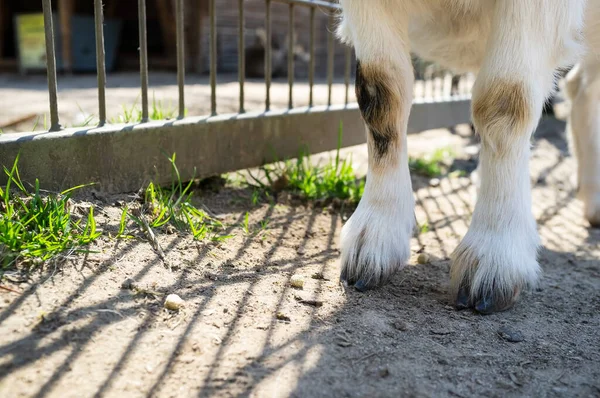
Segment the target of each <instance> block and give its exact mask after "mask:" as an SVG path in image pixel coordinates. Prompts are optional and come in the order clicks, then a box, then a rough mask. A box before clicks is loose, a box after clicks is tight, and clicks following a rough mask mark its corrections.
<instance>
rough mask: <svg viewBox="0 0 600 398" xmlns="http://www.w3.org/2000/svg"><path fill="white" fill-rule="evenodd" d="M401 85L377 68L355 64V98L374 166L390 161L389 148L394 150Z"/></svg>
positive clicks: (378, 66)
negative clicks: (364, 126) (363, 122)
mask: <svg viewBox="0 0 600 398" xmlns="http://www.w3.org/2000/svg"><path fill="white" fill-rule="evenodd" d="M401 88H402V85H401V84H398V83H396V82H394V81H393V80H392V79H391V78H390V77H389V75H388V73H386V70H385V68H384V67H383V66H381V65H362V64H361V63H360V61H359V62H357V64H356V98H357V100H358V105H359V107H360V111H361V113H362V116H363V119H364V120H365V123H366V124H367V128H368V130H369V140H368V142H369V146H370V148H371V149H372V153H373V160H374V161H375V163H374V165H378V164H379V165H381V164H382V163H383V160H384V159H389V160H392V159H393V157H391V156H389V152H390V148H397V145H399V144H400V142H401V140H400V139H399V137H398V134H399V133H398V125H397V123H398V117H399V115H400V111H401V108H400V107H401V104H402V98H403V94H404V93H403V92H402V89H401Z"/></svg>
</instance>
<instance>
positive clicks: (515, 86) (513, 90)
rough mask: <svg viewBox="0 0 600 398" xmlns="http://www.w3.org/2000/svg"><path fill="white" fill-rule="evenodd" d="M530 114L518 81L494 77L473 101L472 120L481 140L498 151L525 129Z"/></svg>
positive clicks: (503, 150) (501, 151) (523, 90)
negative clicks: (499, 79) (494, 79)
mask: <svg viewBox="0 0 600 398" xmlns="http://www.w3.org/2000/svg"><path fill="white" fill-rule="evenodd" d="M531 117H532V112H531V104H530V102H529V101H528V96H527V94H526V91H525V87H524V85H523V84H522V83H513V82H508V81H494V82H492V83H491V84H489V85H488V88H487V90H485V91H484V92H483V93H482V94H480V95H479V96H478V97H477V99H476V100H475V101H474V102H473V121H474V122H475V126H476V127H477V130H478V132H479V134H480V135H481V140H482V143H483V144H488V145H489V146H491V149H493V150H494V152H496V153H497V154H499V155H502V154H504V153H506V151H507V150H508V149H509V148H510V146H511V142H512V141H513V140H514V139H516V138H519V137H521V136H522V135H523V134H524V133H525V129H527V127H528V125H529V123H530V122H531Z"/></svg>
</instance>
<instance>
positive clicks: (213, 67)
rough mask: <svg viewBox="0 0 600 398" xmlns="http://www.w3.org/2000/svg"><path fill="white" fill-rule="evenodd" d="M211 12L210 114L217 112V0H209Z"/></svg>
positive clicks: (213, 114)
mask: <svg viewBox="0 0 600 398" xmlns="http://www.w3.org/2000/svg"><path fill="white" fill-rule="evenodd" d="M209 14H210V114H211V116H215V115H216V114H217V10H216V7H215V0H209Z"/></svg>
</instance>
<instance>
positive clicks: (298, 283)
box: [290, 274, 304, 289]
mask: <svg viewBox="0 0 600 398" xmlns="http://www.w3.org/2000/svg"><path fill="white" fill-rule="evenodd" d="M290 285H291V286H292V287H295V288H296V289H302V288H304V277H302V276H301V275H298V274H294V275H292V277H291V278H290Z"/></svg>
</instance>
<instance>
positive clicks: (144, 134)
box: [0, 0, 469, 192]
mask: <svg viewBox="0 0 600 398" xmlns="http://www.w3.org/2000/svg"><path fill="white" fill-rule="evenodd" d="M273 3H280V4H284V5H287V7H288V24H289V28H288V29H289V30H288V38H289V40H288V43H287V46H288V48H287V57H288V59H287V79H288V90H289V93H288V101H287V109H286V110H283V111H279V110H277V111H274V110H272V109H271V107H272V96H271V91H272V73H273V70H272V60H273V48H272V47H273V46H272V42H271V38H272V5H273ZM184 4H185V3H184V0H176V1H175V6H176V15H175V22H176V49H177V51H176V56H177V87H178V121H159V122H155V121H150V120H149V112H148V86H149V84H148V45H147V25H146V22H147V20H146V0H138V24H139V43H140V46H139V60H140V90H141V107H142V120H141V122H140V123H138V124H135V125H125V126H123V125H109V124H107V116H106V115H107V108H106V81H107V76H106V70H105V56H104V32H103V19H104V17H103V9H102V0H94V12H95V18H94V21H95V32H96V56H97V79H98V115H99V124H98V127H96V128H89V129H87V128H86V129H62V128H61V125H60V120H59V112H58V109H59V106H58V105H59V104H58V95H57V68H56V61H55V48H54V29H53V26H52V12H51V9H52V7H51V6H52V4H51V0H42V6H43V12H44V23H45V35H46V55H47V77H48V94H49V105H50V106H49V112H50V121H51V123H50V127H49V131H48V132H46V133H25V134H6V135H3V136H0V159H1V161H2V163H4V164H5V165H8V164H10V163H11V162H12V161H13V159H14V158H15V156H16V154H17V153H18V152H19V151H20V152H21V153H22V154H21V165H20V169H21V172H22V177H23V178H24V179H26V180H33V179H35V178H40V181H41V182H42V183H43V184H45V185H46V186H45V187H46V188H48V189H61V188H64V187H65V186H67V185H73V184H81V183H87V182H90V181H95V182H98V183H99V187H100V189H101V190H103V191H108V192H118V191H131V190H136V189H138V188H140V187H141V186H142V184H144V183H146V182H147V181H148V180H149V179H157V180H158V181H159V182H167V181H168V179H169V178H170V170H169V168H168V167H162V166H161V164H163V163H166V162H164V161H163V155H162V153H164V152H167V153H170V152H176V153H177V159H178V161H179V166H180V168H181V171H182V175H183V177H184V178H191V177H193V176H201V177H202V176H208V175H213V174H216V173H223V172H227V171H231V170H236V169H240V168H246V167H253V166H258V165H260V164H262V163H264V162H268V161H272V160H275V159H274V156H273V153H276V154H277V156H278V157H280V158H281V157H291V156H294V155H296V154H297V151H298V149H299V147H300V146H301V145H307V146H308V147H309V149H310V150H311V151H312V152H319V151H324V150H330V149H334V148H335V145H336V144H337V136H336V131H337V125H339V123H340V122H342V123H343V125H344V139H343V142H342V144H343V145H344V146H347V145H353V144H359V143H363V142H364V141H365V134H364V127H363V123H362V121H361V119H360V114H359V111H358V107H357V105H356V103H350V94H349V90H350V86H351V65H352V52H351V50H350V48H345V49H344V76H343V82H344V89H345V95H344V101H343V103H341V104H335V103H334V102H333V95H332V88H333V84H334V61H335V59H334V49H335V46H336V45H335V39H334V35H333V33H332V32H333V31H334V24H335V13H337V12H339V10H340V6H339V5H338V4H335V3H331V2H327V1H323V0H312V1H311V0H264V4H265V31H266V41H267V44H266V48H265V54H264V72H265V104H264V112H246V104H245V97H246V96H245V84H246V81H245V63H246V59H245V17H244V8H245V7H244V0H238V2H237V6H238V11H239V23H238V82H239V107H238V112H237V113H236V114H227V115H218V113H217V101H218V95H217V88H218V85H217V73H218V71H217V65H218V62H217V56H218V54H217V44H218V43H217V34H218V29H217V26H218V25H217V23H218V21H217V2H216V0H209V15H208V20H209V24H210V26H209V35H210V38H209V55H210V57H209V58H210V60H209V61H210V62H209V75H210V77H209V82H210V114H209V115H208V116H205V117H195V118H194V117H189V118H186V117H184V116H185V108H186V106H185V104H186V102H185V40H184V13H185V10H184ZM298 7H308V9H309V32H308V34H309V61H308V86H309V90H308V106H307V107H296V108H295V107H294V87H295V76H294V75H295V74H294V72H295V61H294V56H295V54H294V51H295V48H294V46H295V42H294V40H295V33H296V32H295V10H296V9H297V8H298ZM319 11H324V12H327V13H329V17H328V23H327V26H326V29H327V45H326V47H327V59H326V62H327V68H326V71H327V73H326V74H327V79H326V81H327V102H326V103H327V106H315V105H314V103H315V101H314V90H313V89H314V85H315V60H316V52H315V40H316V35H315V30H316V28H317V23H316V13H317V12H319ZM430 80H431V79H430ZM429 83H431V82H429ZM438 83H439V82H438ZM425 86H427V85H425ZM468 121H469V97H468V95H467V96H465V95H453V96H451V95H449V94H448V93H447V95H445V96H444V97H443V98H438V99H437V100H432V99H431V98H417V99H416V100H415V105H414V107H413V110H412V112H411V117H410V120H409V131H420V130H425V129H429V128H439V127H447V126H452V125H456V124H459V123H464V122H468ZM74 166H76V167H74ZM195 170H196V172H197V174H194V173H195ZM1 179H2V177H0V180H1Z"/></svg>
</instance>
